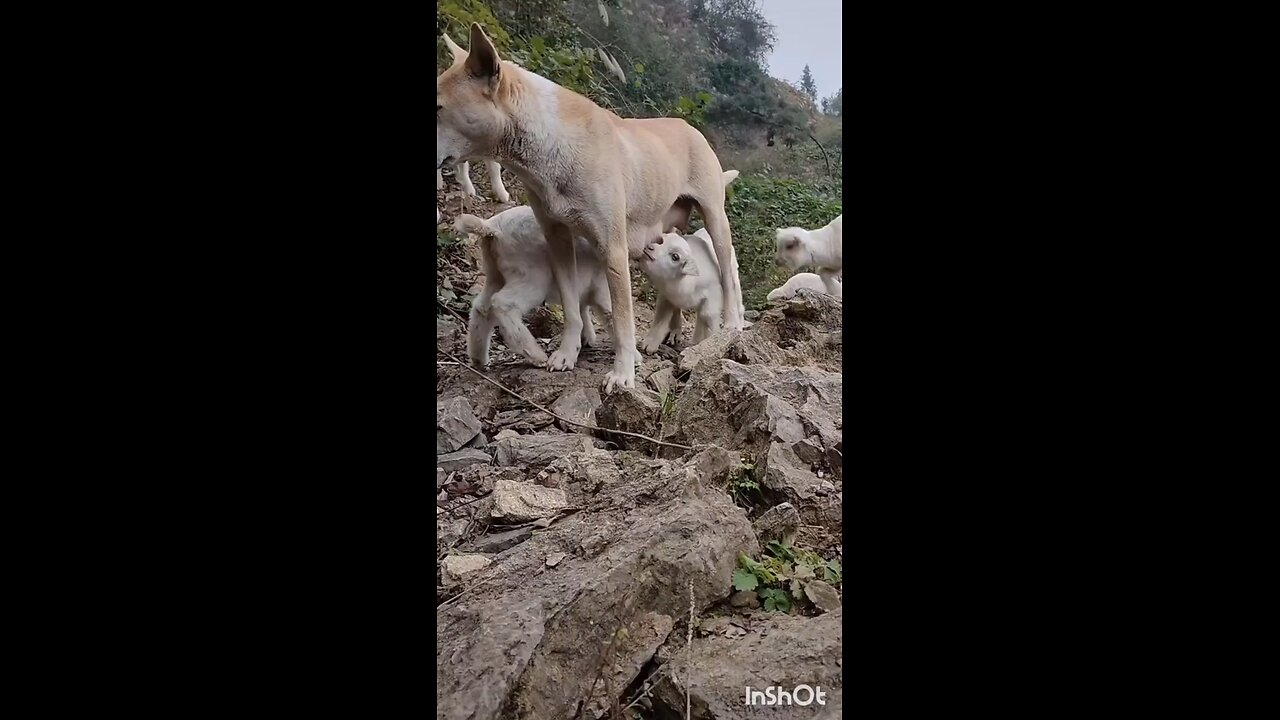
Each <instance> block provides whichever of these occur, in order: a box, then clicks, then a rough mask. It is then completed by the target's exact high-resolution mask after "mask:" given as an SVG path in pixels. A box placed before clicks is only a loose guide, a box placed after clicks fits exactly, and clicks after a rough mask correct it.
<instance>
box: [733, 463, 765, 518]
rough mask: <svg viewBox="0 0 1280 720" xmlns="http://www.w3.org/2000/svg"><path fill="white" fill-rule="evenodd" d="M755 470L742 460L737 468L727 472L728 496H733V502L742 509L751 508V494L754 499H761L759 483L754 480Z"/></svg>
mask: <svg viewBox="0 0 1280 720" xmlns="http://www.w3.org/2000/svg"><path fill="white" fill-rule="evenodd" d="M755 469H756V466H755V465H754V464H753V463H751V462H749V461H747V460H746V459H745V458H744V459H743V460H742V461H741V462H739V463H738V466H737V467H735V468H734V469H733V470H731V471H729V494H730V495H732V496H733V501H734V502H735V503H737V504H738V505H740V506H742V507H750V506H751V503H752V498H751V495H752V494H753V493H754V494H755V499H757V500H759V499H762V498H761V495H760V483H759V482H757V481H756V479H755Z"/></svg>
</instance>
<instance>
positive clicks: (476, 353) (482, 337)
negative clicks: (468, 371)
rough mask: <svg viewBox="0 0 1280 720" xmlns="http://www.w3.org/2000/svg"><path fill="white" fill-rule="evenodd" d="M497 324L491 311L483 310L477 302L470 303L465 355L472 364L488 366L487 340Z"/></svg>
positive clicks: (491, 336) (490, 338)
mask: <svg viewBox="0 0 1280 720" xmlns="http://www.w3.org/2000/svg"><path fill="white" fill-rule="evenodd" d="M486 306H487V304H486ZM497 324H498V321H497V317H496V316H495V315H494V314H493V313H492V312H483V311H482V310H481V308H480V304H479V303H478V302H477V303H473V304H472V305H471V317H470V318H469V319H468V321H467V357H469V358H471V364H472V365H474V366H476V367H478V368H484V367H489V342H490V341H491V340H492V339H493V329H494V327H496V326H497Z"/></svg>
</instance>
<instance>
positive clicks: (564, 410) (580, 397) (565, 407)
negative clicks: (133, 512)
mask: <svg viewBox="0 0 1280 720" xmlns="http://www.w3.org/2000/svg"><path fill="white" fill-rule="evenodd" d="M600 403H601V400H600V391H599V390H597V389H596V388H594V387H572V388H569V389H568V390H566V391H564V394H563V395H561V396H560V397H558V398H556V401H555V402H553V403H551V412H554V413H555V414H557V415H559V416H561V417H564V418H568V419H569V420H574V421H576V422H580V423H585V424H587V425H595V424H596V408H598V407H600ZM556 425H557V426H558V427H559V428H560V429H561V430H564V431H565V432H576V433H587V434H589V433H590V432H591V431H590V430H588V429H586V428H584V427H580V426H578V425H571V424H569V423H566V422H562V421H560V420H556Z"/></svg>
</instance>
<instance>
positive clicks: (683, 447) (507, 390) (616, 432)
mask: <svg viewBox="0 0 1280 720" xmlns="http://www.w3.org/2000/svg"><path fill="white" fill-rule="evenodd" d="M437 350H438V351H439V352H440V353H442V354H444V355H445V356H446V357H448V358H449V359H450V360H453V361H455V362H457V363H458V364H459V365H461V366H462V367H464V368H466V369H467V371H468V372H471V373H474V374H476V375H479V376H480V377H481V378H482V379H483V380H484V381H485V382H487V383H489V384H490V385H494V386H496V387H497V388H498V389H499V390H502V391H503V392H505V393H507V394H508V395H512V396H514V397H516V398H518V399H520V400H523V401H525V402H527V403H529V404H530V405H532V406H534V407H535V408H537V409H539V410H541V411H542V412H544V413H546V414H548V415H550V416H551V417H553V418H555V419H557V420H559V421H561V422H566V423H569V424H570V425H577V426H578V427H580V428H586V429H588V430H599V431H601V432H607V433H613V434H614V435H626V436H627V437H634V438H640V439H641V440H648V441H649V442H651V443H655V444H658V445H662V446H664V447H673V448H679V449H680V450H692V449H693V448H691V447H689V446H688V445H678V444H676V443H669V442H663V441H661V440H656V439H654V438H651V437H649V436H648V435H641V434H640V433H633V432H628V431H626V430H610V429H609V428H602V427H596V426H594V425H588V424H586V423H580V422H578V421H576V420H570V419H569V418H567V417H563V416H560V415H557V414H555V413H553V412H551V411H550V410H548V409H546V408H545V407H543V406H541V405H539V404H538V403H536V402H534V401H532V400H530V399H529V398H527V397H525V396H523V395H521V394H520V393H518V392H516V391H515V390H512V389H511V388H509V387H507V386H506V385H503V384H502V383H500V382H498V381H497V380H494V379H493V378H491V377H489V376H488V375H485V374H484V373H482V372H480V371H479V370H476V369H475V368H473V367H471V366H470V365H468V364H464V363H463V362H462V361H461V360H459V359H458V358H457V357H456V356H455V355H454V354H453V353H451V352H449V351H448V350H445V349H444V348H437Z"/></svg>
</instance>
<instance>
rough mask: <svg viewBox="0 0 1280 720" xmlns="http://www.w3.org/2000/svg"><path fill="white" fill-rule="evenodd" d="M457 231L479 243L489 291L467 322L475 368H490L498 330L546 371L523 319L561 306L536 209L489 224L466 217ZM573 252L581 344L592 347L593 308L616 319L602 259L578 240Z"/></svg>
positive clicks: (506, 215)
mask: <svg viewBox="0 0 1280 720" xmlns="http://www.w3.org/2000/svg"><path fill="white" fill-rule="evenodd" d="M454 226H455V227H456V228H457V230H458V232H467V233H471V234H473V235H476V236H477V237H478V238H479V242H480V253H481V259H482V261H483V263H484V273H485V279H484V289H483V290H481V291H480V294H479V295H477V296H476V298H475V300H474V301H472V303H471V318H470V320H469V321H468V329H467V355H468V356H469V357H470V358H471V363H472V364H473V365H476V366H478V367H485V366H487V365H488V364H489V342H490V340H491V339H492V337H493V329H494V327H497V328H498V330H499V331H500V332H501V333H502V339H503V340H505V341H506V343H507V346H508V347H510V348H511V349H512V350H515V351H517V352H520V353H523V354H524V355H525V356H526V357H528V358H529V359H530V360H531V361H533V362H534V363H535V364H537V365H539V366H545V365H546V364H547V354H546V352H544V351H543V349H542V347H541V346H539V345H538V341H537V340H535V339H534V337H533V333H531V332H529V329H528V328H527V327H525V324H524V316H525V313H527V312H529V311H530V310H532V309H534V308H536V307H538V306H539V305H541V304H543V303H561V299H560V292H559V291H558V290H557V288H556V284H555V282H554V279H553V276H552V274H551V261H552V260H551V257H552V256H551V247H550V246H549V245H548V244H547V240H546V237H545V236H544V235H543V233H542V227H541V226H540V225H539V224H538V221H537V219H536V218H535V217H534V214H533V208H531V207H529V206H527V205H521V206H518V207H514V208H511V209H510V210H504V211H503V212H500V213H498V214H497V215H494V216H493V217H491V218H489V219H488V220H483V219H481V218H478V217H476V216H475V215H466V214H463V215H459V216H458V219H457V220H456V221H455V222H454ZM574 250H575V255H576V259H577V270H578V272H577V286H576V289H577V295H578V297H579V298H580V305H579V312H580V313H581V316H582V318H583V323H582V344H583V345H584V346H591V345H594V344H595V343H596V331H595V327H594V326H593V325H592V324H591V313H590V310H589V309H588V308H591V307H594V308H596V309H597V310H598V311H600V312H606V313H612V311H613V309H612V305H611V302H610V299H609V285H608V281H607V280H606V278H605V274H604V265H603V264H602V263H601V261H600V259H599V257H598V253H596V252H595V250H594V249H593V248H592V247H591V246H590V245H588V244H587V242H586V241H585V240H582V239H581V238H575V239H574Z"/></svg>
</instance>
